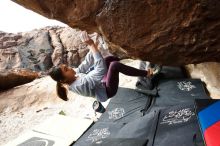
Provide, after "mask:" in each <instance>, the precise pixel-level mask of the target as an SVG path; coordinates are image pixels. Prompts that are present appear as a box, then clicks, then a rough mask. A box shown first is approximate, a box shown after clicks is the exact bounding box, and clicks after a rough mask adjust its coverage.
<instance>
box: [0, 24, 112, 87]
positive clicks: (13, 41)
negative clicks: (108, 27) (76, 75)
mask: <svg viewBox="0 0 220 146" xmlns="http://www.w3.org/2000/svg"><path fill="white" fill-rule="evenodd" d="M80 34H81V31H80V30H76V29H72V28H69V27H45V28H42V29H38V30H37V29H36V30H33V31H30V32H25V33H18V34H11V33H4V32H0V90H6V89H9V88H12V87H15V86H18V85H21V84H24V83H28V82H30V81H32V80H34V79H35V78H37V77H39V74H38V73H37V72H41V71H42V72H44V71H47V70H48V69H50V68H51V67H52V66H57V65H59V64H61V63H65V64H67V65H69V66H72V67H76V66H78V65H79V64H80V63H81V62H82V61H83V60H84V57H85V55H86V54H87V52H88V48H87V45H85V44H84V43H82V42H81V40H80V37H79V36H80ZM90 36H91V37H92V39H93V40H94V41H95V42H97V43H98V44H99V48H100V50H101V53H102V54H103V56H107V55H109V50H108V46H107V45H106V43H105V41H104V40H103V39H102V37H101V36H99V35H98V34H97V33H94V34H90ZM20 69H22V70H20ZM24 69H26V70H24ZM19 70H20V71H19Z"/></svg>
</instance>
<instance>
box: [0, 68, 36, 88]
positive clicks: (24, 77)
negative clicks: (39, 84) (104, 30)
mask: <svg viewBox="0 0 220 146" xmlns="http://www.w3.org/2000/svg"><path fill="white" fill-rule="evenodd" d="M38 77H39V73H37V72H33V71H29V70H8V71H4V72H3V71H0V92H1V91H3V90H7V89H10V88H13V87H15V86H19V85H22V84H25V83H29V82H31V81H33V80H34V79H36V78H38Z"/></svg>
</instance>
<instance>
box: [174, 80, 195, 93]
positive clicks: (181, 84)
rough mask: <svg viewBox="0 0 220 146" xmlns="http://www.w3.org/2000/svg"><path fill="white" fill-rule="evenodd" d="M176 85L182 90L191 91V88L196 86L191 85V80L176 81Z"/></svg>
mask: <svg viewBox="0 0 220 146" xmlns="http://www.w3.org/2000/svg"><path fill="white" fill-rule="evenodd" d="M177 86H178V88H179V89H180V90H182V91H191V90H192V89H194V88H196V86H195V85H192V82H190V81H188V82H187V81H182V82H177Z"/></svg>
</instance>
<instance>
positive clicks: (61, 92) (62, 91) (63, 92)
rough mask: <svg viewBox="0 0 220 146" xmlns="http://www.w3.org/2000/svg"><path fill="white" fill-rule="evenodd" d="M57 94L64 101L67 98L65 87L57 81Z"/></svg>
mask: <svg viewBox="0 0 220 146" xmlns="http://www.w3.org/2000/svg"><path fill="white" fill-rule="evenodd" d="M57 95H58V96H59V97H60V98H61V99H63V100H64V101H67V100H68V97H67V89H66V88H65V87H64V86H63V84H62V83H60V82H57Z"/></svg>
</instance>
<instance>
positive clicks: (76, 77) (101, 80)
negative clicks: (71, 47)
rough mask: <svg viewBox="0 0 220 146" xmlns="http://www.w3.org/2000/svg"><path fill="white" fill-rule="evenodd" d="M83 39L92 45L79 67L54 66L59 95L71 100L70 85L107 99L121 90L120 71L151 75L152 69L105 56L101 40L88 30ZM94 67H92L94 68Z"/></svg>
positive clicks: (74, 88) (73, 88) (71, 87)
mask: <svg viewBox="0 0 220 146" xmlns="http://www.w3.org/2000/svg"><path fill="white" fill-rule="evenodd" d="M81 40H82V41H83V42H84V43H86V44H87V45H88V47H89V49H90V51H89V53H88V54H87V55H86V57H85V60H84V61H83V62H82V63H81V64H80V65H79V67H78V68H77V69H75V70H74V69H72V68H71V67H68V66H67V65H65V64H61V65H59V66H57V67H53V68H51V70H50V71H49V75H50V76H51V78H52V79H53V80H55V81H56V82H57V87H56V88H57V94H58V96H59V97H60V98H61V99H63V100H65V101H67V100H68V97H67V89H66V88H65V87H64V85H68V89H69V90H71V91H73V92H75V93H78V94H81V95H83V96H92V97H96V98H97V100H98V101H100V102H104V101H106V100H107V99H108V98H111V97H113V96H114V95H115V94H116V93H117V90H118V84H119V72H121V73H123V74H125V75H128V76H146V77H150V76H151V75H152V74H153V73H152V70H148V71H146V70H139V69H136V68H133V67H130V66H127V65H124V64H122V63H120V62H119V60H120V59H119V58H117V57H114V56H108V57H106V58H105V59H104V58H103V57H102V55H101V53H100V52H99V49H98V47H97V44H95V43H94V42H93V40H92V39H91V38H90V37H89V36H88V34H87V33H86V32H85V31H84V32H83V33H82V36H81ZM91 67H92V68H93V70H90V68H91Z"/></svg>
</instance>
